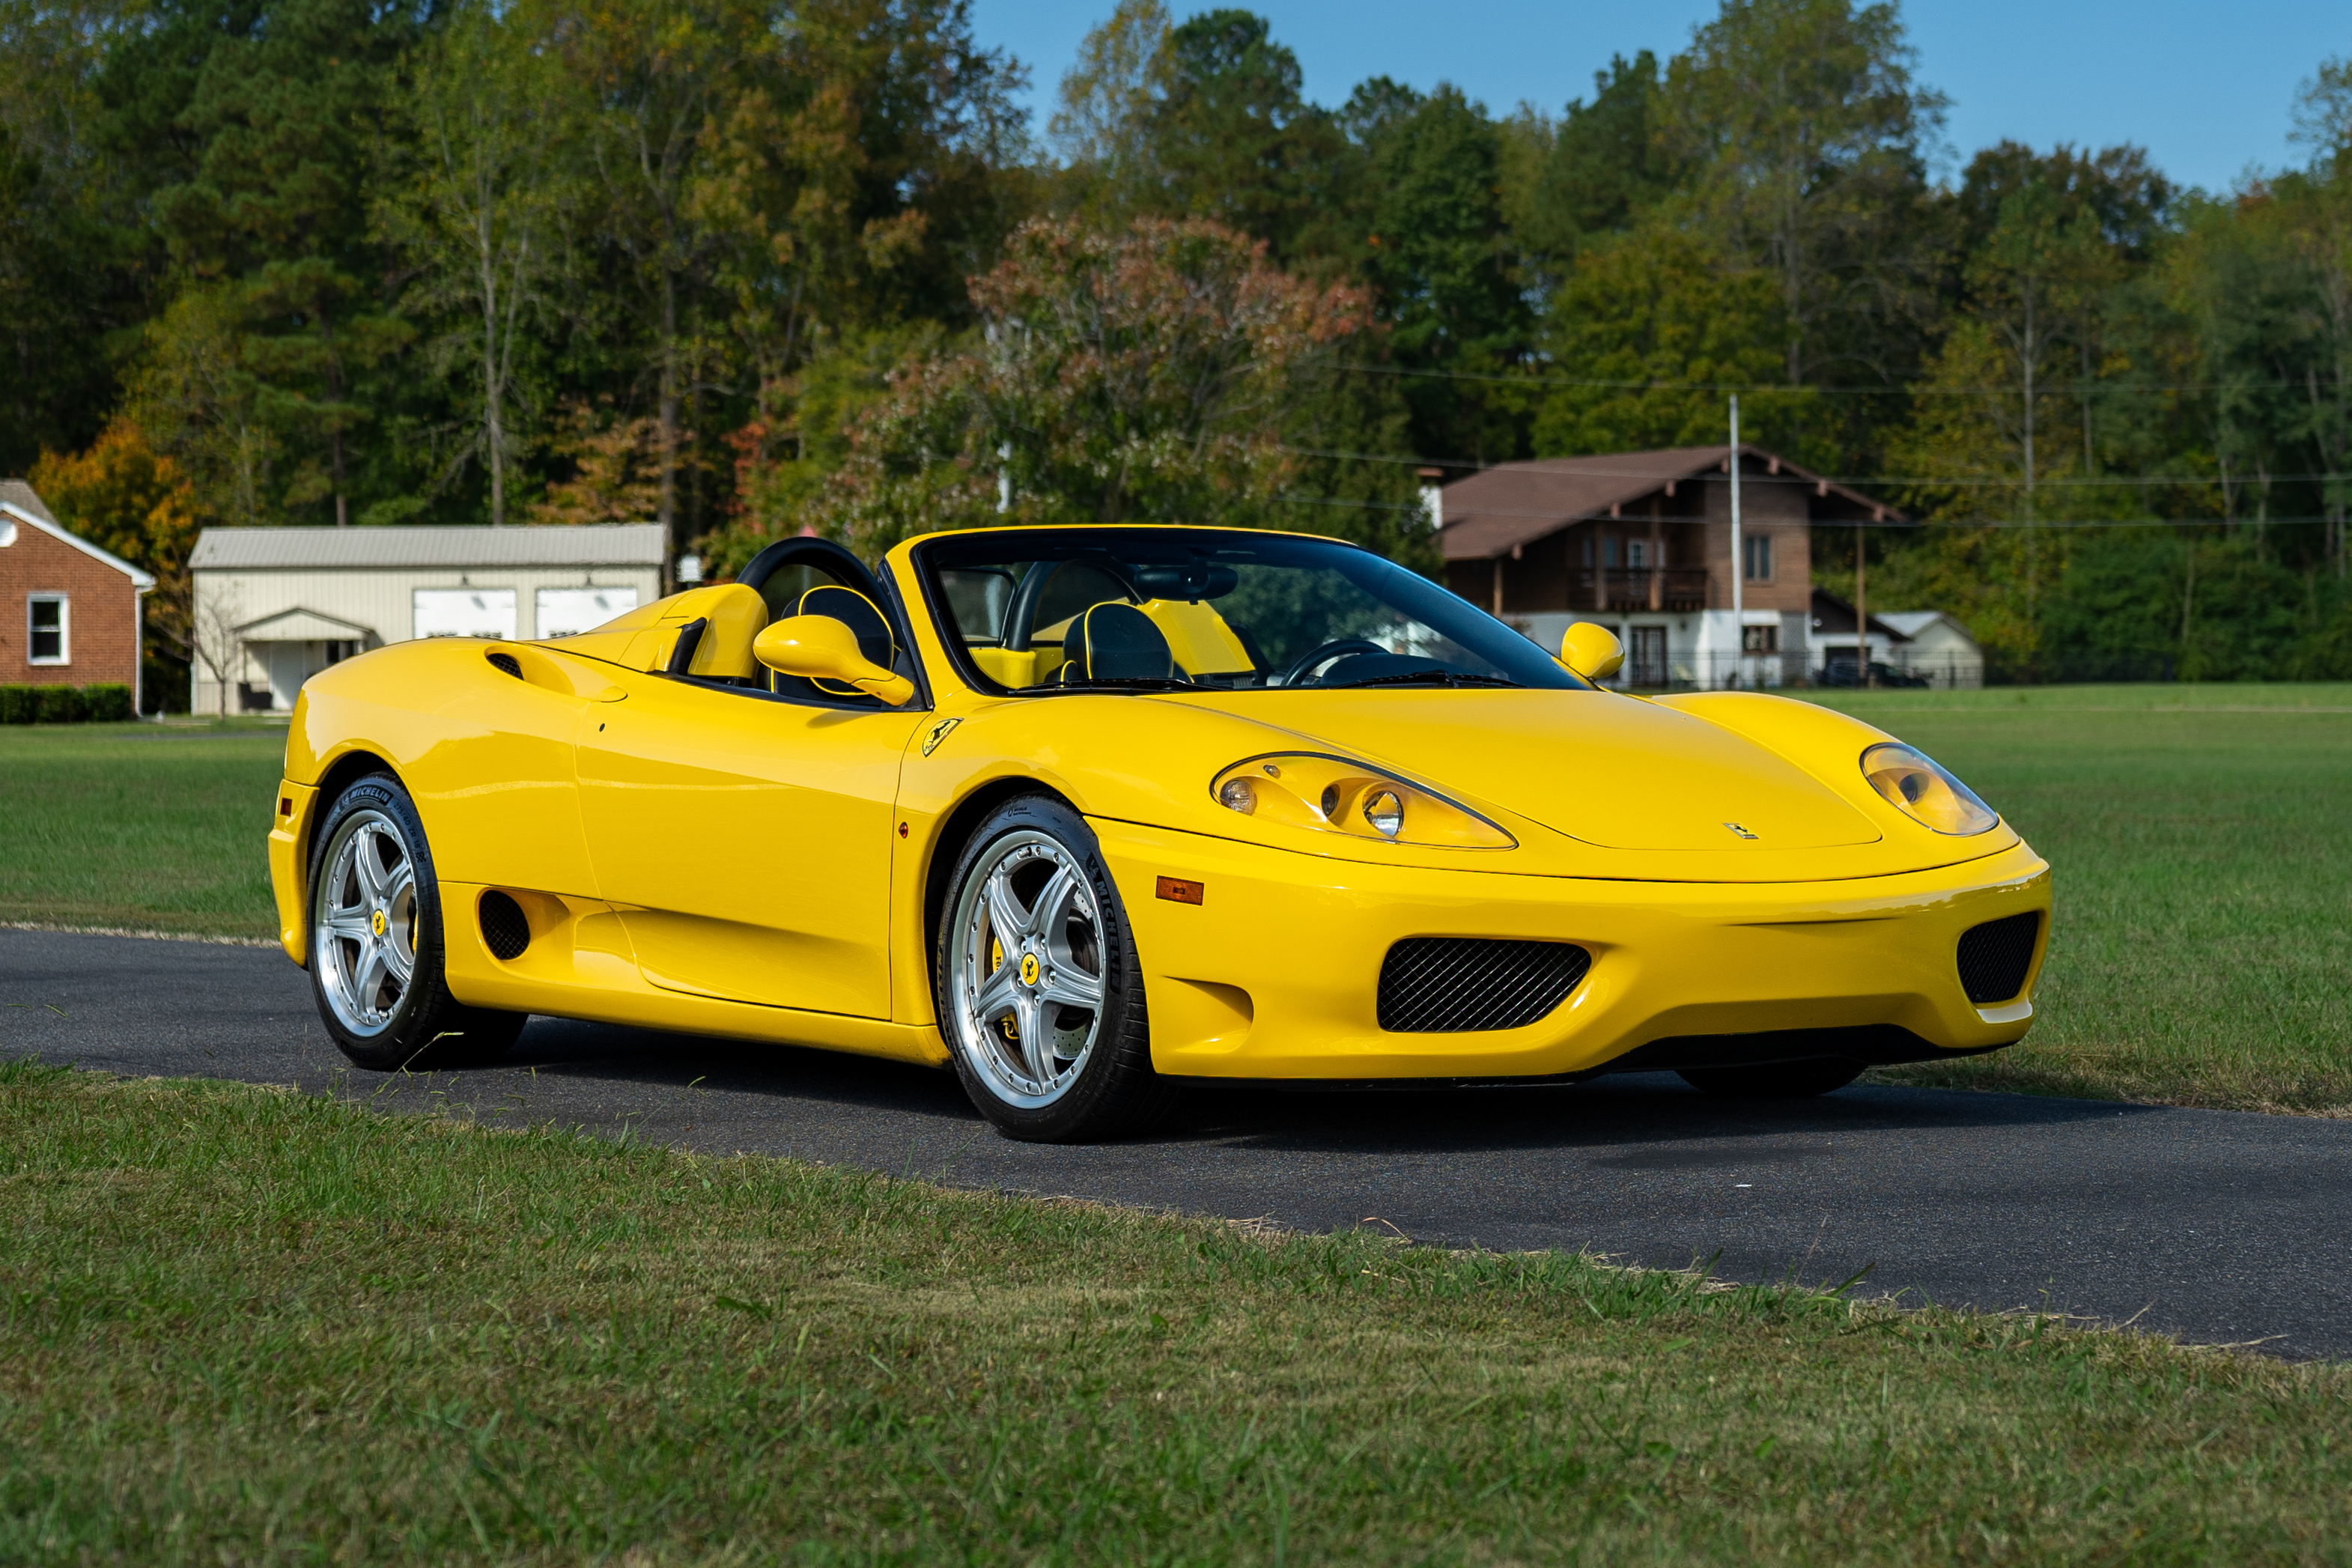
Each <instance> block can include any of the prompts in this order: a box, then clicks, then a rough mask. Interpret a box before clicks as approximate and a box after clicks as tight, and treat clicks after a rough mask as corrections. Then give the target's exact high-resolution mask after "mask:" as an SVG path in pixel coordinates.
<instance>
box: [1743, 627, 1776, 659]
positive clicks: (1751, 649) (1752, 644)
mask: <svg viewBox="0 0 2352 1568" xmlns="http://www.w3.org/2000/svg"><path fill="white" fill-rule="evenodd" d="M1739 651H1740V652H1742V653H1779V652H1780V627H1779V626H1742V627H1740V628H1739Z"/></svg>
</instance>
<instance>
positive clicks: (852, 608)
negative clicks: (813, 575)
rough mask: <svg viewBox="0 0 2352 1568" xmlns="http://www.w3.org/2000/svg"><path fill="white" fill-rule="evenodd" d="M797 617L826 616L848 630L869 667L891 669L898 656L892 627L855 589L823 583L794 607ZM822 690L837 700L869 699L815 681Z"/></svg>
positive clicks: (829, 682)
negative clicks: (851, 698) (842, 698)
mask: <svg viewBox="0 0 2352 1568" xmlns="http://www.w3.org/2000/svg"><path fill="white" fill-rule="evenodd" d="M793 614H794V615H796V616H826V617H827V618H829V619H832V620H836V621H839V622H840V623H841V624H842V625H844V626H847V627H848V628H849V629H850V632H851V633H852V634H853V635H854V636H855V637H856V638H857V651H858V652H859V653H861V654H863V655H864V656H865V657H866V662H868V663H869V664H878V665H880V666H881V667H882V668H885V669H888V668H890V667H891V664H892V662H893V661H894V660H896V659H897V658H898V641H897V639H896V638H894V637H891V635H890V623H889V621H888V619H887V618H886V617H885V616H883V614H882V612H881V610H880V609H879V608H878V607H877V606H876V605H875V603H874V601H873V600H871V599H869V598H867V597H866V595H863V594H861V593H859V592H858V591H857V590H856V589H855V588H845V587H843V586H842V585H841V584H838V583H823V584H818V585H817V586H816V587H814V588H811V589H810V590H809V591H808V592H807V593H805V594H803V595H801V596H800V598H799V599H798V600H797V601H796V602H795V603H794V604H793ZM809 684H810V685H812V686H814V687H815V688H816V689H818V690H820V691H824V692H827V693H830V694H831V695H833V696H835V697H862V696H864V695H866V694H865V693H864V692H862V691H860V690H858V689H857V688H856V687H854V686H845V685H843V684H841V683H840V682H838V681H832V680H813V681H811V682H810V683H809Z"/></svg>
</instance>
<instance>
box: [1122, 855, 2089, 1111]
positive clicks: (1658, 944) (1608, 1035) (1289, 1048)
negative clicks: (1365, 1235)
mask: <svg viewBox="0 0 2352 1568" xmlns="http://www.w3.org/2000/svg"><path fill="white" fill-rule="evenodd" d="M1090 826H1092V827H1093V828H1094V830H1095V834H1096V836H1097V838H1098V839H1099V840H1100V841H1101V844H1102V847H1103V853H1104V856H1105V858H1106V860H1107V862H1108V866H1109V868H1110V871H1111V875H1112V876H1113V878H1114V879H1116V880H1117V882H1118V888H1119V893H1120V896H1121V899H1122V900H1123V901H1124V902H1125V904H1126V906H1127V913H1128V918H1129V923H1130V924H1131V925H1132V926H1133V928H1134V930H1135V933H1136V942H1137V948H1138V951H1139V955H1140V958H1141V961H1142V965H1143V973H1144V993H1145V997H1146V1001H1147V1004H1148V1005H1149V1007H1150V1014H1151V1056H1152V1064H1153V1066H1154V1067H1155V1068H1157V1069H1158V1070H1159V1071H1160V1072H1162V1073H1167V1074H1171V1075H1176V1076H1182V1077H1194V1078H1223V1079H1339V1080H1342V1081H1345V1080H1370V1079H1499V1078H1554V1077H1566V1076H1580V1075H1584V1074H1590V1073H1593V1072H1598V1071H1606V1070H1609V1069H1610V1067H1611V1064H1612V1062H1615V1061H1616V1060H1617V1058H1623V1057H1626V1056H1627V1053H1630V1052H1635V1051H1641V1050H1642V1048H1643V1047H1647V1046H1651V1045H1653V1044H1654V1043H1656V1042H1682V1041H1685V1040H1693V1041H1694V1044H1696V1039H1707V1040H1717V1041H1719V1040H1721V1039H1722V1037H1753V1036H1761V1035H1782V1036H1790V1032H1792V1031H1830V1030H1837V1031H1853V1033H1849V1034H1846V1035H1843V1036H1840V1037H1836V1038H1838V1039H1842V1040H1844V1041H1848V1042H1852V1043H1853V1054H1855V1055H1856V1056H1857V1058H1858V1059H1859V1058H1860V1057H1861V1056H1862V1055H1863V1054H1864V1053H1871V1054H1873V1055H1874V1057H1875V1058H1876V1059H1896V1058H1897V1053H1900V1052H1901V1051H1902V1050H1903V1047H1902V1045H1901V1034H1907V1035H1908V1036H1910V1037H1916V1040H1917V1041H1918V1042H1921V1043H1920V1044H1919V1045H1918V1046H1917V1047H1914V1048H1911V1049H1910V1050H1909V1051H1908V1055H1910V1056H1913V1057H1917V1056H1923V1055H1935V1054H1940V1053H1943V1052H1951V1053H1954V1054H1966V1053H1972V1052H1975V1051H1979V1050H1986V1049H1990V1048H1993V1047H2000V1046H2005V1045H2010V1044H2013V1043H2014V1042H2015V1041H2017V1040H2018V1039H2019V1038H2021V1037H2023V1035H2024V1033H2025V1031H2026V1029H2027V1027H2028V1026H2029V1025H2030V1024H2031V1022H2032V1016H2033V1006H2032V1000H2031V998H2032V989H2033V984H2034V982H2035V981H2036V980H2037V979H2038V978H2039V977H2040V973H2041V967H2042V955H2043V951H2044V950H2045V949H2046V947H2047V944H2048V941H2049V921H2048V920H2047V918H2046V914H2047V911H2048V910H2049V908H2050V868H2049V866H2048V865H2047V864H2046V863H2045V862H2044V861H2043V860H2042V858H2040V857H2039V856H2037V855H2035V854H2034V853H2033V852H2032V850H2031V849H2030V848H2028V847H2025V846H2024V845H2022V844H2018V845H2014V846H2012V847H2010V848H2008V849H2005V850H2000V851H1998V852H1996V853H1994V854H1992V855H1989V856H1986V857H1985V858H1982V859H1979V860H1974V861H1969V862H1967V863H1965V864H1962V865H1958V866H1948V867H1943V868H1938V869H1936V870H1933V871H1921V872H1914V873H1908V874H1905V875H1902V876H1893V877H1874V878H1867V879H1855V880H1851V881H1839V882H1799V883H1785V882H1783V883H1720V882H1715V883H1699V882H1626V881H1595V880H1585V879H1568V878H1559V877H1532V876H1522V875H1514V874H1507V873H1500V872H1486V871H1476V870H1460V871H1454V870H1423V869H1417V868H1404V867H1381V866H1368V865H1363V864H1360V863H1357V862H1352V861H1339V860H1330V859H1325V858H1320V857H1317V856H1309V855H1300V854H1295V853H1292V852H1290V851H1286V850H1281V849H1271V848H1266V847H1261V846H1256V845H1249V844H1243V843H1238V842H1235V841H1234V840H1230V839H1222V838H1212V837H1204V836H1202V835H1197V834H1188V833H1178V832H1172V831H1170V830H1167V829H1162V828H1153V827H1142V826H1135V825H1133V824H1129V823H1123V822H1113V821H1108V820H1102V819H1096V820H1094V821H1093V822H1092V823H1091V824H1090ZM1465 858H1466V857H1465ZM1169 878H1172V879H1181V880H1182V881H1186V882H1192V883H1197V884H1199V885H1200V888H1201V901H1200V902H1199V903H1198V904H1193V903H1188V902H1176V901H1172V900H1168V899H1164V898H1161V897H1160V896H1158V889H1159V886H1160V879H1169ZM2029 910H2039V911H2042V912H2043V913H2044V915H2045V918H2044V920H2043V921H2042V933H2041V936H2040V938H2039V940H2038V942H2037V945H2036V949H2035V952H2034V954H2033V962H2032V966H2031V967H2030V968H2029V970H2028V971H2027V978H2026V984H2025V989H2024V990H2023V991H2022V992H2021V993H2020V994H2019V996H2018V997H2017V998H2016V999H2015V1000H2012V1001H2010V1002H2008V1003H2005V1004H2003V1005H1997V1006H1987V1007H1979V1006H1977V1005H1974V1004H1972V1003H1971V1002H1969V999H1968V996H1967V995H1966V994H1965V993H1964V992H1963V991H1962V990H1961V986H1960V980H1959V973H1958V967H1957V963H1956V958H1955V953H1956V950H1957V947H1958V942H1959V939H1960V934H1961V933H1962V932H1963V931H1967V930H1968V929H1969V927H1971V926H1975V925H1979V924H1981V923H1982V922H1984V921H1990V920H1998V919H2000V918H2001V917H2002V916H2005V915H2014V914H2021V913H2025V912H2027V911H2029ZM1412 936H1465V937H1494V938H1518V939H1532V940H1538V941H1550V942H1575V943H1577V944H1578V945H1580V946H1581V947H1583V948H1584V949H1586V950H1587V951H1588V952H1591V955H1592V964H1591V970H1590V971H1589V972H1588V973H1586V975H1585V976H1584V978H1583V980H1582V981H1581V982H1580V983H1579V984H1578V985H1577V986H1576V988H1575V989H1574V990H1573V991H1572V992H1570V994H1569V996H1568V998H1567V999H1566V1000H1565V1001H1563V1002H1562V1003H1561V1004H1560V1005H1559V1006H1558V1007H1556V1008H1554V1009H1553V1010H1552V1012H1551V1013H1550V1014H1549V1015H1548V1016H1545V1017H1543V1018H1541V1019H1538V1021H1537V1022H1535V1023H1533V1024H1530V1025H1528V1026H1526V1027H1524V1028H1517V1029H1498V1030H1486V1031H1475V1032H1465V1033H1459V1034H1402V1033H1391V1032H1389V1031H1385V1030H1383V1029H1381V1027H1380V1024H1379V1021H1378V1017H1377V997H1378V993H1379V985H1380V970H1381V960H1382V958H1383V957H1384V956H1385V955H1386V954H1387V952H1388V950H1389V948H1390V947H1391V945H1392V944H1394V943H1395V942H1399V941H1402V940H1403V939H1404V938H1406V937H1412ZM1897 1032H1901V1034H1898V1033H1897ZM1792 1038H1793V1037H1792ZM1704 1049H1705V1050H1706V1051H1707V1052H1711V1053H1714V1054H1710V1055H1706V1057H1705V1058H1704V1059H1706V1060H1732V1059H1741V1058H1740V1049H1741V1048H1740V1047H1738V1046H1737V1045H1731V1046H1726V1045H1721V1044H1717V1045H1713V1046H1709V1047H1704ZM1680 1051H1681V1047H1680V1046H1679V1045H1667V1046H1664V1047H1661V1049H1659V1050H1654V1051H1647V1052H1644V1053H1643V1056H1642V1057H1640V1058H1632V1059H1629V1060H1628V1061H1626V1062H1625V1063H1624V1064H1623V1065H1624V1066H1625V1067H1628V1068H1631V1067H1633V1066H1635V1065H1637V1064H1639V1065H1643V1066H1647V1065H1653V1064H1654V1065H1657V1066H1671V1065H1677V1064H1678V1062H1679V1053H1680ZM1725 1052H1729V1053H1731V1054H1729V1055H1725V1054H1722V1053H1725ZM1758 1052H1759V1053H1760V1056H1759V1054H1758V1053H1749V1054H1748V1058H1747V1059H1770V1058H1772V1057H1774V1056H1779V1057H1782V1058H1785V1057H1787V1056H1789V1055H1791V1054H1803V1053H1802V1052H1801V1049H1800V1047H1795V1046H1791V1045H1790V1044H1789V1042H1788V1040H1786V1039H1784V1040H1783V1041H1781V1042H1780V1043H1779V1044H1778V1045H1771V1044H1768V1043H1764V1042H1759V1047H1758ZM1817 1054H1822V1055H1837V1054H1847V1053H1846V1052H1845V1051H1844V1050H1843V1048H1841V1049H1829V1048H1824V1049H1823V1050H1822V1051H1821V1052H1819V1053H1817ZM1683 1065H1697V1062H1696V1061H1694V1062H1692V1063H1689V1064H1683Z"/></svg>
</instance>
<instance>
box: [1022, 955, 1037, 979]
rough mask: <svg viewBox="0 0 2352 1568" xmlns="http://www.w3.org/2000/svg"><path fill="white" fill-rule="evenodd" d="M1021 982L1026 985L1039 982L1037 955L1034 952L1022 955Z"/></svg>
mask: <svg viewBox="0 0 2352 1568" xmlns="http://www.w3.org/2000/svg"><path fill="white" fill-rule="evenodd" d="M1021 984H1024V985H1034V984H1037V955H1036V954H1035V953H1034V952H1024V953H1023V954H1022V955H1021Z"/></svg>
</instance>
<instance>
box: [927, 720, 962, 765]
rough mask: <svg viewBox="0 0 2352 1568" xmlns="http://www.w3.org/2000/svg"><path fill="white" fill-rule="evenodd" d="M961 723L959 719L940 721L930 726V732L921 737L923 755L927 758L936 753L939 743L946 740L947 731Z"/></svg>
mask: <svg viewBox="0 0 2352 1568" xmlns="http://www.w3.org/2000/svg"><path fill="white" fill-rule="evenodd" d="M962 722H963V721H962V720H961V719H942V720H940V721H939V722H938V723H936V724H934V725H932V726H931V732H930V733H929V734H928V735H926V736H924V737H923V755H925V756H927V757H928V756H929V755H930V754H931V753H932V752H936V751H938V750H939V749H940V742H941V741H944V740H946V739H947V738H948V731H950V730H952V729H954V728H955V727H956V726H957V725H959V724H961V723H962Z"/></svg>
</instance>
